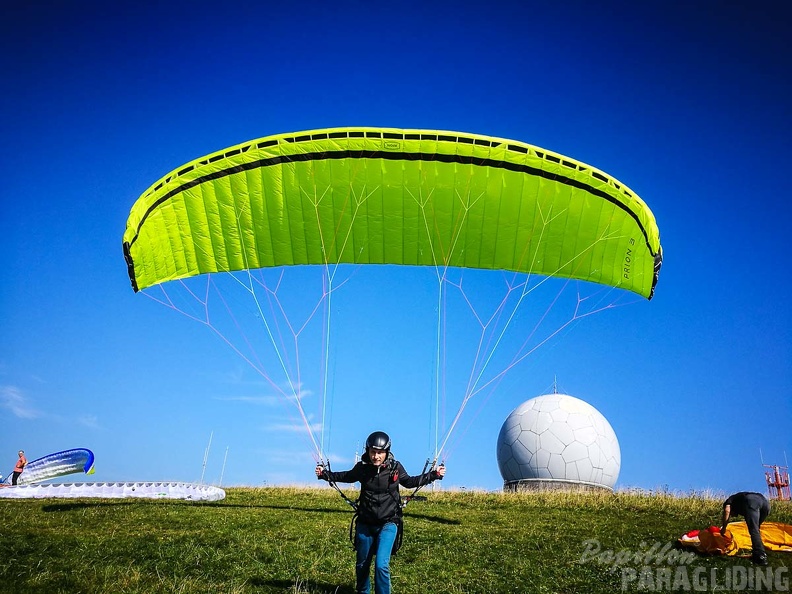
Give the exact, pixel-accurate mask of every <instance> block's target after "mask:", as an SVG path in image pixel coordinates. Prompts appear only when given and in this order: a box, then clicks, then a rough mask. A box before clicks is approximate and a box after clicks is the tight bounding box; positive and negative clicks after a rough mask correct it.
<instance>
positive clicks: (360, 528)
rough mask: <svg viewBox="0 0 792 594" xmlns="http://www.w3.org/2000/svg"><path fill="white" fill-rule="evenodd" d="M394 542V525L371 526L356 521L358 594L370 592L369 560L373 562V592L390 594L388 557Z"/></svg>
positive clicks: (356, 587)
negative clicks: (374, 558) (373, 559)
mask: <svg viewBox="0 0 792 594" xmlns="http://www.w3.org/2000/svg"><path fill="white" fill-rule="evenodd" d="M395 540H396V524H394V523H393V522H388V523H387V524H385V525H384V526H371V525H370V524H364V523H363V522H360V521H358V523H357V529H356V530H355V550H356V551H357V559H356V560H355V590H356V592H357V593H358V594H369V593H370V592H371V579H370V578H369V572H370V570H371V560H372V558H373V557H374V556H375V555H376V557H377V558H376V560H375V561H374V591H375V592H376V593H377V594H390V591H391V588H390V556H391V550H392V549H393V541H395Z"/></svg>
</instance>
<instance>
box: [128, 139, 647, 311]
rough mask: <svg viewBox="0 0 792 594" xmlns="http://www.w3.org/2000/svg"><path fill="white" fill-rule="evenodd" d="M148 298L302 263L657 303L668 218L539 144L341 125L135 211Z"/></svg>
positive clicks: (178, 184)
mask: <svg viewBox="0 0 792 594" xmlns="http://www.w3.org/2000/svg"><path fill="white" fill-rule="evenodd" d="M124 255H125V258H126V262H127V266H128V271H129V277H130V280H131V282H132V287H133V288H134V290H135V291H138V290H141V289H144V288H146V287H149V286H151V285H154V284H157V283H161V282H164V281H168V280H174V279H179V278H185V277H189V276H194V275H198V274H203V273H210V272H219V271H226V272H227V271H234V270H244V269H250V268H260V267H265V266H289V265H297V264H327V263H334V264H339V263H353V264H405V265H423V266H453V267H472V268H487V269H501V270H511V271H518V272H532V273H540V274H543V275H551V276H562V277H566V278H574V279H581V280H588V281H593V282H597V283H602V284H606V285H611V286H618V287H620V288H623V289H626V290H629V291H634V292H636V293H638V294H640V295H642V296H644V297H646V298H651V297H652V295H653V292H654V287H655V284H656V283H657V276H658V273H659V270H660V266H661V263H662V249H661V247H660V238H659V232H658V229H657V225H656V224H655V220H654V217H653V215H652V213H651V211H650V210H649V209H648V207H647V206H646V204H645V203H644V202H643V201H642V200H641V199H640V198H639V197H638V196H637V195H636V194H635V193H634V192H633V191H632V190H630V189H629V188H628V187H627V186H625V185H624V184H622V183H621V182H619V181H617V180H616V179H614V178H612V177H611V176H609V175H607V174H605V173H603V172H602V171H599V170H598V169H595V168H593V167H591V166H589V165H586V164H584V163H581V162H579V161H576V160H574V159H571V158H568V157H564V156H562V155H559V154H557V153H553V152H551V151H547V150H544V149H540V148H537V147H534V146H531V145H528V144H525V143H521V142H517V141H513V140H507V139H503V138H495V137H489V136H481V135H474V134H465V133H458V132H444V131H436V130H402V129H393V128H330V129H324V130H313V131H308V132H300V133H296V134H281V135H276V136H269V137H266V138H261V139H258V140H254V141H252V142H248V143H245V144H241V145H237V146H235V147H231V148H229V149H227V150H224V151H221V152H218V153H214V154H212V155H208V156H207V157H203V158H201V159H197V160H195V161H192V162H191V163H188V164H186V165H185V166H183V167H181V168H179V169H178V170H175V171H173V172H172V173H170V174H168V175H167V176H165V177H164V178H162V179H161V180H159V181H158V182H157V183H155V184H154V185H153V186H152V187H151V188H150V189H149V190H148V191H146V192H145V193H144V194H143V195H142V196H141V198H140V199H138V201H137V202H136V203H135V205H134V206H133V208H132V210H131V212H130V216H129V219H128V221H127V228H126V232H125V234H124Z"/></svg>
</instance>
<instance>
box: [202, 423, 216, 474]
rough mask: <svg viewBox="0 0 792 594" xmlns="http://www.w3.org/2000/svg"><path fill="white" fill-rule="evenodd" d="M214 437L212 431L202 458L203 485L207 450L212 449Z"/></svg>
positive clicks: (207, 455)
mask: <svg viewBox="0 0 792 594" xmlns="http://www.w3.org/2000/svg"><path fill="white" fill-rule="evenodd" d="M213 435H214V430H213V431H212V432H211V433H210V434H209V445H208V446H206V450H205V451H204V458H203V467H202V468H201V484H202V485H203V479H204V473H205V472H206V460H207V459H208V458H209V448H211V447H212V436H213Z"/></svg>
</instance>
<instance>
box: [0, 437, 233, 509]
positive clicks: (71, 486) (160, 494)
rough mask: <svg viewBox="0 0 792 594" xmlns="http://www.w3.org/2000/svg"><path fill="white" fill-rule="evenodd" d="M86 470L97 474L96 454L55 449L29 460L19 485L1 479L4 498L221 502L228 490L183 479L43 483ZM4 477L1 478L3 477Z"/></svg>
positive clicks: (8, 479)
mask: <svg viewBox="0 0 792 594" xmlns="http://www.w3.org/2000/svg"><path fill="white" fill-rule="evenodd" d="M80 472H84V473H85V474H93V473H94V454H93V452H92V451H91V450H88V449H85V448H76V449H72V450H64V451H62V452H55V453H54V454H49V455H47V456H44V457H42V458H38V459H36V460H33V461H32V462H29V463H28V464H27V466H25V470H24V472H22V474H20V475H19V478H18V479H17V484H16V486H12V485H11V475H12V473H11V472H9V473H8V475H7V476H6V478H5V480H2V482H0V487H2V488H0V498H3V499H50V498H55V499H58V498H76V497H95V498H102V499H105V498H107V499H116V498H121V497H125V498H126V497H131V498H143V499H186V500H190V501H219V500H221V499H225V491H224V490H223V489H220V488H219V487H214V486H211V485H203V484H201V485H196V484H192V483H179V482H165V481H161V482H154V481H146V482H104V483H62V484H53V483H43V482H42V481H47V480H50V479H53V478H57V477H60V476H65V475H68V474H75V473H80ZM1 479H2V477H0V480H1Z"/></svg>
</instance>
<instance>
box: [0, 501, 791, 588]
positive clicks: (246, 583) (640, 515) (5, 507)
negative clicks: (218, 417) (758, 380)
mask: <svg viewBox="0 0 792 594" xmlns="http://www.w3.org/2000/svg"><path fill="white" fill-rule="evenodd" d="M226 493H227V497H226V499H225V500H223V501H221V502H217V503H192V502H184V501H145V500H129V499H126V500H123V499H122V500H88V499H81V500H70V499H60V500H31V501H24V500H0V525H2V527H3V534H2V539H0V584H2V586H0V588H1V589H2V591H6V592H15V593H21V594H24V593H27V592H37V593H38V592H40V593H46V594H56V593H64V594H65V593H69V594H73V593H98V592H108V593H113V594H122V593H132V592H135V593H146V594H150V593H156V592H163V593H164V592H168V593H171V592H178V593H184V594H187V593H201V594H207V593H229V594H231V593H233V594H241V593H248V592H292V593H320V592H322V593H331V592H337V593H339V594H350V593H352V592H354V570H353V568H354V552H353V551H352V548H351V545H350V544H349V542H348V540H347V531H348V528H349V520H350V517H351V514H350V512H349V508H348V507H347V506H346V504H345V503H344V502H343V501H342V500H341V498H340V497H339V496H338V495H337V494H336V493H334V492H332V491H330V490H328V489H288V488H263V489H253V488H229V489H226ZM350 494H351V492H350ZM719 514H720V502H719V501H718V500H715V499H707V498H703V497H697V496H690V497H678V496H672V495H669V494H662V493H661V494H651V495H647V494H629V493H617V494H584V493H580V494H559V493H540V494H499V493H473V492H453V493H451V492H442V493H428V494H427V500H426V501H417V502H413V503H411V504H410V505H409V506H408V507H407V509H406V518H405V540H404V545H403V547H402V550H401V551H400V552H399V554H398V555H397V556H396V557H395V558H394V559H393V561H392V564H391V573H392V576H393V577H392V580H393V589H394V591H395V592H396V593H397V594H409V593H439V594H442V593H449V594H450V593H454V594H456V593H463V592H464V593H482V594H484V593H492V592H498V593H500V592H503V593H515V594H517V593H519V594H523V593H525V592H539V593H543V592H557V593H577V592H580V593H591V594H596V593H608V594H611V593H613V592H620V591H622V571H621V569H619V568H615V567H614V564H613V563H612V562H610V563H608V562H601V561H607V553H605V551H612V552H613V553H614V554H616V553H619V552H622V554H627V553H629V555H630V556H631V557H633V556H635V555H636V554H638V555H641V554H643V553H644V552H646V551H647V550H648V549H650V548H651V547H653V546H654V547H655V549H654V550H655V551H657V549H658V548H660V547H662V546H665V545H671V544H672V543H674V542H675V541H676V539H677V538H678V537H679V536H680V535H681V534H683V533H684V532H686V531H688V530H690V529H692V528H705V527H707V526H709V525H711V524H716V523H717V522H718V521H719ZM770 519H771V520H773V521H778V522H786V523H790V524H792V505H790V504H789V502H781V503H777V502H773V510H772V512H771V516H770ZM589 539H594V540H596V541H598V543H599V546H600V547H601V549H600V554H599V555H598V557H597V558H596V559H593V558H592V557H593V555H588V559H587V560H585V561H584V562H581V558H582V557H583V556H584V551H586V550H587V549H586V547H587V546H589V548H588V550H589V551H591V550H592V549H591V547H592V546H593V545H586V544H585V543H586V541H587V540H589ZM665 550H666V552H668V549H665ZM672 551H673V549H672ZM675 554H676V553H675ZM769 558H770V564H771V566H772V567H775V568H778V567H781V566H789V565H792V563H791V562H792V554H790V553H773V552H771V553H770V554H769ZM667 561H668V557H667V556H666V557H664V558H663V559H661V560H659V561H658V560H657V559H652V560H650V563H649V565H650V566H651V568H652V571H654V570H655V569H657V568H660V567H666V566H669V564H668V563H667ZM643 565H644V563H643V562H638V563H635V562H633V561H630V562H629V563H628V566H629V567H632V568H635V569H636V571H638V570H640V569H641V567H642V566H643ZM679 565H680V563H679V562H678V561H677V562H673V563H671V564H670V566H671V567H672V570H673V569H675V568H676V567H677V566H679ZM734 565H743V566H745V567H746V568H747V567H750V562H749V561H748V560H747V559H740V558H733V557H731V558H721V557H696V558H695V559H693V560H692V562H691V563H690V565H689V567H690V568H691V570H692V568H696V567H704V568H706V571H707V572H710V571H711V570H712V569H713V568H715V570H716V571H726V570H727V569H728V568H731V567H732V566H734ZM790 573H792V572H788V573H787V574H786V576H787V578H788V579H789V580H790V581H792V576H790ZM707 575H710V574H709V573H707ZM639 585H641V584H639V583H638V582H633V583H630V584H628V588H627V591H640V590H639V589H638V586H639ZM643 586H646V583H644V584H643ZM654 587H655V588H656V589H657V588H658V586H657V585H655V586H654ZM664 591H669V589H668V588H666V589H665V590H664ZM721 591H723V590H721Z"/></svg>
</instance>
